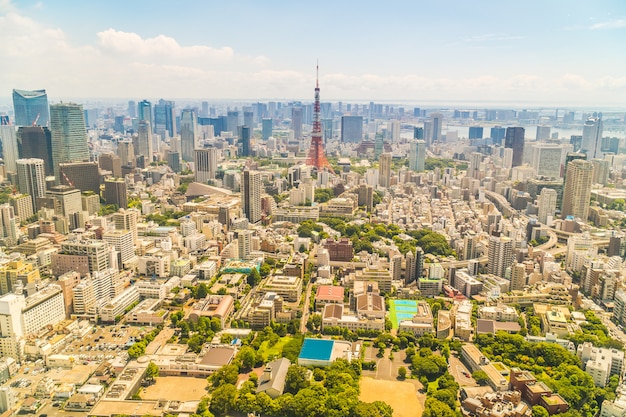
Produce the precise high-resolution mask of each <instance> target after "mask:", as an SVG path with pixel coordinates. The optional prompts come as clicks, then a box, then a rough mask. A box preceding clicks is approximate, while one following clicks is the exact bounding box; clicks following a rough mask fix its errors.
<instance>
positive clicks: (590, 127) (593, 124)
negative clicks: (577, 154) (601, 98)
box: [582, 117, 602, 159]
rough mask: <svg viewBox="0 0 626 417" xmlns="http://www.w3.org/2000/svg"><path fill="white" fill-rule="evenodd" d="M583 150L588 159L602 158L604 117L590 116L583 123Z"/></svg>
mask: <svg viewBox="0 0 626 417" xmlns="http://www.w3.org/2000/svg"><path fill="white" fill-rule="evenodd" d="M582 152H585V153H586V154H587V158H588V159H595V158H602V119H600V118H598V117H590V118H589V119H587V121H586V122H585V124H584V125H583V138H582Z"/></svg>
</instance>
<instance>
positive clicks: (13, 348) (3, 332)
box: [0, 293, 26, 358]
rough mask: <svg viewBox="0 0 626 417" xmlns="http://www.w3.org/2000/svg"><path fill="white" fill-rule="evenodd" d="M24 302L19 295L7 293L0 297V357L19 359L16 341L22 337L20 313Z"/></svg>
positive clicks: (19, 352)
mask: <svg viewBox="0 0 626 417" xmlns="http://www.w3.org/2000/svg"><path fill="white" fill-rule="evenodd" d="M25 307H26V301H25V299H24V296H23V295H21V294H19V295H18V294H13V293H8V294H5V295H3V296H2V297H0V355H1V356H9V357H12V358H19V357H20V355H21V349H20V348H19V345H18V341H19V340H20V339H21V338H22V337H23V336H24V325H23V323H22V311H23V310H24V308H25Z"/></svg>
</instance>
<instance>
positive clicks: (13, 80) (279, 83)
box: [0, 0, 626, 108]
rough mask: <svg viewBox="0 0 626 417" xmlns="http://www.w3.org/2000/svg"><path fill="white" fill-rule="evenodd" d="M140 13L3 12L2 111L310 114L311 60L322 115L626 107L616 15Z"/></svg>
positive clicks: (3, 5) (534, 10) (578, 11)
mask: <svg viewBox="0 0 626 417" xmlns="http://www.w3.org/2000/svg"><path fill="white" fill-rule="evenodd" d="M146 5H147V3H145V2H133V3H130V4H127V3H124V4H122V3H121V2H116V1H114V2H109V3H107V4H92V3H85V4H71V5H70V4H65V3H63V2H54V1H41V2H34V1H24V2H20V3H19V4H17V3H16V2H11V1H8V0H0V39H3V40H4V45H5V51H4V55H5V56H6V57H7V58H8V59H7V63H8V66H7V67H6V68H5V74H6V75H5V77H3V78H2V80H0V97H1V98H2V100H5V98H6V97H8V96H9V95H10V94H11V91H12V89H13V88H17V89H40V88H45V89H46V90H47V91H48V94H49V96H50V97H52V101H53V102H57V101H58V100H67V99H68V98H111V99H113V98H120V99H121V98H131V97H133V98H137V99H139V98H140V97H142V98H143V97H165V98H171V99H177V98H188V99H207V100H220V99H233V100H238V99H239V100H241V99H264V98H267V99H271V98H284V99H290V98H291V99H305V100H308V99H309V98H310V96H311V93H310V90H311V85H312V84H313V82H314V79H315V71H314V64H315V60H316V59H317V58H319V60H320V84H321V86H322V88H323V91H324V99H325V100H328V101H331V100H354V101H367V100H374V101H376V100H379V101H380V100H386V101H409V102H416V103H419V102H423V103H435V102H439V103H441V102H451V103H456V102H476V103H479V102H482V103H494V104H497V103H520V104H522V103H523V104H529V105H532V104H536V105H555V106H569V107H580V106H586V107H588V108H592V107H596V108H598V107H604V108H610V107H615V106H619V107H622V108H623V107H624V105H623V99H622V97H623V96H624V93H625V92H626V77H624V76H623V69H624V68H625V67H626V58H625V57H624V56H623V54H619V53H615V52H616V51H618V50H620V47H621V42H620V41H622V40H623V39H624V32H625V31H626V17H625V16H626V6H625V5H623V4H620V3H619V2H616V1H604V2H601V3H600V4H596V7H594V8H589V7H582V6H581V5H576V4H571V3H568V2H554V3H548V4H544V3H539V2H526V3H524V4H523V5H520V4H507V3H505V4H500V3H497V4H496V3H483V4H481V5H480V6H473V5H470V4H466V3H461V2H459V3H457V4H456V5H455V6H454V7H449V6H448V5H436V4H423V5H422V4H413V3H412V2H393V3H391V4H385V7H381V5H380V4H378V3H373V2H365V3H363V2H361V3H359V4H358V6H359V7H356V6H355V4H354V3H349V2H347V3H339V4H335V3H330V2H326V1H321V2H317V3H316V5H317V7H310V5H306V4H283V3H270V4H260V3H259V4H257V3H255V2H244V3H237V4H230V3H223V4H222V3H220V4H212V3H206V4H205V3H202V2H197V3H196V2H191V3H189V4H186V6H185V8H182V9H181V8H180V7H178V5H176V4H170V3H167V2H150V6H151V7H145V6H146ZM496 10H497V11H496ZM191 11H193V13H192V12H191ZM137 16H141V17H140V18H138V17H137ZM172 16H175V17H179V16H180V17H181V18H180V19H172ZM407 16H408V18H407ZM511 16H515V22H511V18H510V17H511ZM182 17H184V19H183V18H182ZM229 17H230V18H229ZM316 27H317V29H315V28H316ZM42 63H45V64H43V65H42ZM5 101H6V100H5Z"/></svg>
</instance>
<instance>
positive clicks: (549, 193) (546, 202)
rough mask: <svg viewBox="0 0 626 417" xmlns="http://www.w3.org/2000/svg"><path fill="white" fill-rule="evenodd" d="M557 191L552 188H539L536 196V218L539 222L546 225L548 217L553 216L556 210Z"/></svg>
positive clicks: (551, 217)
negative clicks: (539, 190)
mask: <svg viewBox="0 0 626 417" xmlns="http://www.w3.org/2000/svg"><path fill="white" fill-rule="evenodd" d="M557 197H558V195H557V192H556V190H553V189H552V188H544V189H542V190H541V193H540V194H539V197H538V198H537V204H538V214H537V218H538V220H539V222H540V223H542V224H545V225H547V224H548V220H549V219H553V218H554V213H555V212H556V202H557Z"/></svg>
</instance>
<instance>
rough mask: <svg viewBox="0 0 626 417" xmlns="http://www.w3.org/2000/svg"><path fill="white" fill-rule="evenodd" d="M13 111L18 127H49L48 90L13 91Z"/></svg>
mask: <svg viewBox="0 0 626 417" xmlns="http://www.w3.org/2000/svg"><path fill="white" fill-rule="evenodd" d="M13 109H14V110H15V124H16V125H17V126H32V125H38V126H48V123H49V122H50V113H49V109H48V95H47V94H46V90H34V91H29V90H13Z"/></svg>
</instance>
